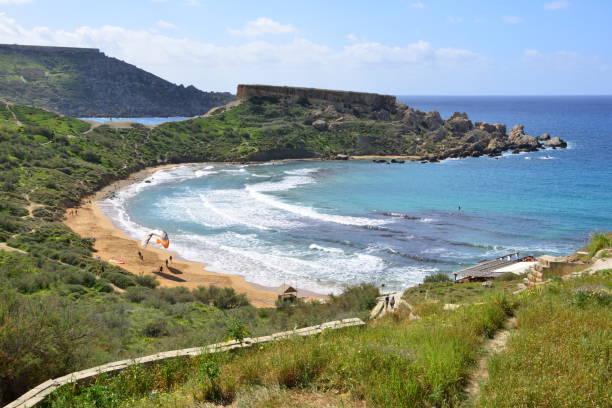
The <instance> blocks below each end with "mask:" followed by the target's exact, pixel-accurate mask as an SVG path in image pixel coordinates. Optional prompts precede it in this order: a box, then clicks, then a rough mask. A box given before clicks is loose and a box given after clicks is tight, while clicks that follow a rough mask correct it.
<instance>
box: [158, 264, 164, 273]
mask: <svg viewBox="0 0 612 408" xmlns="http://www.w3.org/2000/svg"><path fill="white" fill-rule="evenodd" d="M163 271H164V266H163V265H162V266H160V267H159V273H162V272H163Z"/></svg>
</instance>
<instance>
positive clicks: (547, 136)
mask: <svg viewBox="0 0 612 408" xmlns="http://www.w3.org/2000/svg"><path fill="white" fill-rule="evenodd" d="M538 140H539V141H540V142H544V141H546V140H550V133H542V134H541V135H540V136H538Z"/></svg>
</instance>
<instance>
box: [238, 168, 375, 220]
mask: <svg viewBox="0 0 612 408" xmlns="http://www.w3.org/2000/svg"><path fill="white" fill-rule="evenodd" d="M311 183H314V179H312V178H311V177H305V176H290V177H285V178H284V179H282V180H281V181H278V182H263V183H257V184H251V185H248V186H246V187H245V189H246V191H247V192H248V193H249V194H250V196H251V197H252V198H253V199H255V200H256V201H258V202H260V203H263V204H265V205H267V206H270V207H273V208H277V209H280V210H283V211H286V212H289V213H292V214H295V215H298V216H300V217H305V218H312V219H315V220H319V221H323V222H333V223H336V224H343V225H355V226H378V225H384V224H386V223H387V222H386V221H382V220H373V219H369V218H363V217H352V216H348V215H335V214H326V213H321V212H318V211H316V210H315V209H314V208H312V207H306V206H301V205H296V204H289V203H286V202H284V201H282V200H280V199H278V198H276V197H274V196H272V195H268V194H264V193H265V192H274V191H286V190H290V189H292V188H295V187H298V186H300V185H304V184H311Z"/></svg>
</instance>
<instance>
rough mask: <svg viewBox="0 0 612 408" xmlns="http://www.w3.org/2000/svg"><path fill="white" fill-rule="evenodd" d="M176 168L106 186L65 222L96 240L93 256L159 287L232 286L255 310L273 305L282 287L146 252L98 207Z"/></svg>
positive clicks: (153, 249)
mask: <svg viewBox="0 0 612 408" xmlns="http://www.w3.org/2000/svg"><path fill="white" fill-rule="evenodd" d="M176 166H178V165H176V164H172V165H164V166H157V167H152V168H148V169H145V170H142V171H140V172H137V173H134V174H132V175H131V176H130V177H129V178H127V179H125V180H119V181H117V182H115V183H113V184H111V185H109V186H107V187H105V188H104V189H102V190H100V191H99V192H97V193H96V194H94V195H93V196H90V197H87V198H85V199H84V200H83V201H82V203H81V206H80V207H79V208H76V209H75V208H71V209H68V210H67V211H66V215H65V218H64V223H65V224H66V225H67V226H68V227H70V229H72V230H73V231H74V232H75V233H77V234H78V235H80V236H81V237H84V238H95V244H94V249H95V251H96V252H95V253H94V256H99V257H100V259H102V260H103V261H107V262H108V261H109V260H111V259H120V260H122V261H124V262H125V264H122V265H118V266H120V267H122V268H123V269H125V270H127V271H129V272H131V273H133V274H136V275H138V274H141V273H142V274H145V275H150V274H154V275H155V276H156V277H157V279H158V281H159V282H160V286H163V287H175V286H184V287H187V288H196V287H198V286H208V285H216V286H222V287H231V288H233V289H235V290H236V291H237V292H239V293H245V294H246V295H247V297H248V298H249V300H250V301H251V303H252V304H253V305H254V306H256V307H271V306H274V302H275V300H276V299H277V295H278V294H279V293H280V292H281V290H282V289H283V288H282V287H281V286H279V287H277V288H272V287H265V286H261V285H256V284H253V283H250V282H247V281H246V280H245V279H244V278H243V277H242V276H239V275H229V274H221V273H215V272H210V271H207V270H206V269H205V265H204V264H202V263H199V262H191V261H186V260H184V259H181V258H180V256H179V255H178V254H176V253H174V252H172V251H171V250H165V249H162V248H161V247H159V248H158V247H153V246H148V247H147V248H146V249H142V248H141V247H140V242H139V241H138V240H135V239H133V238H131V237H129V236H128V235H127V234H126V233H125V232H124V231H122V230H121V229H119V228H117V227H115V225H113V223H112V221H111V220H110V219H109V218H108V217H107V216H106V215H105V214H104V212H103V211H102V209H101V207H100V206H99V205H98V201H100V200H103V199H105V198H107V197H108V196H109V195H110V194H112V193H113V192H114V191H117V190H119V189H121V188H122V187H125V186H127V185H129V184H132V183H135V182H137V181H139V180H142V179H144V178H146V177H147V176H148V175H150V174H151V173H154V172H156V171H158V170H163V169H167V168H171V167H176ZM171 245H172V244H171ZM170 248H172V246H170ZM139 251H140V252H141V253H142V254H143V258H144V260H141V259H140V258H139V256H138V252H139ZM170 256H172V258H173V260H172V262H171V264H170V265H168V266H166V260H167V259H168V258H169V257H170ZM160 267H162V272H160ZM299 296H300V297H308V298H320V299H323V298H325V296H323V295H320V294H316V293H313V292H309V291H301V290H300V292H299Z"/></svg>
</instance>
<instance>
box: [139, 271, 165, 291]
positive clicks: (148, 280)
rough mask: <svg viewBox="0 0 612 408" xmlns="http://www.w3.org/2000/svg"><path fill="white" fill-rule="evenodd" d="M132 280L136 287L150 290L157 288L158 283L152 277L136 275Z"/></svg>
mask: <svg viewBox="0 0 612 408" xmlns="http://www.w3.org/2000/svg"><path fill="white" fill-rule="evenodd" d="M134 280H135V281H136V283H137V284H138V285H140V286H145V287H147V288H151V289H154V288H156V287H158V286H159V281H158V280H157V278H156V277H155V276H154V275H145V274H140V275H137V276H136V277H135V278H134Z"/></svg>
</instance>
